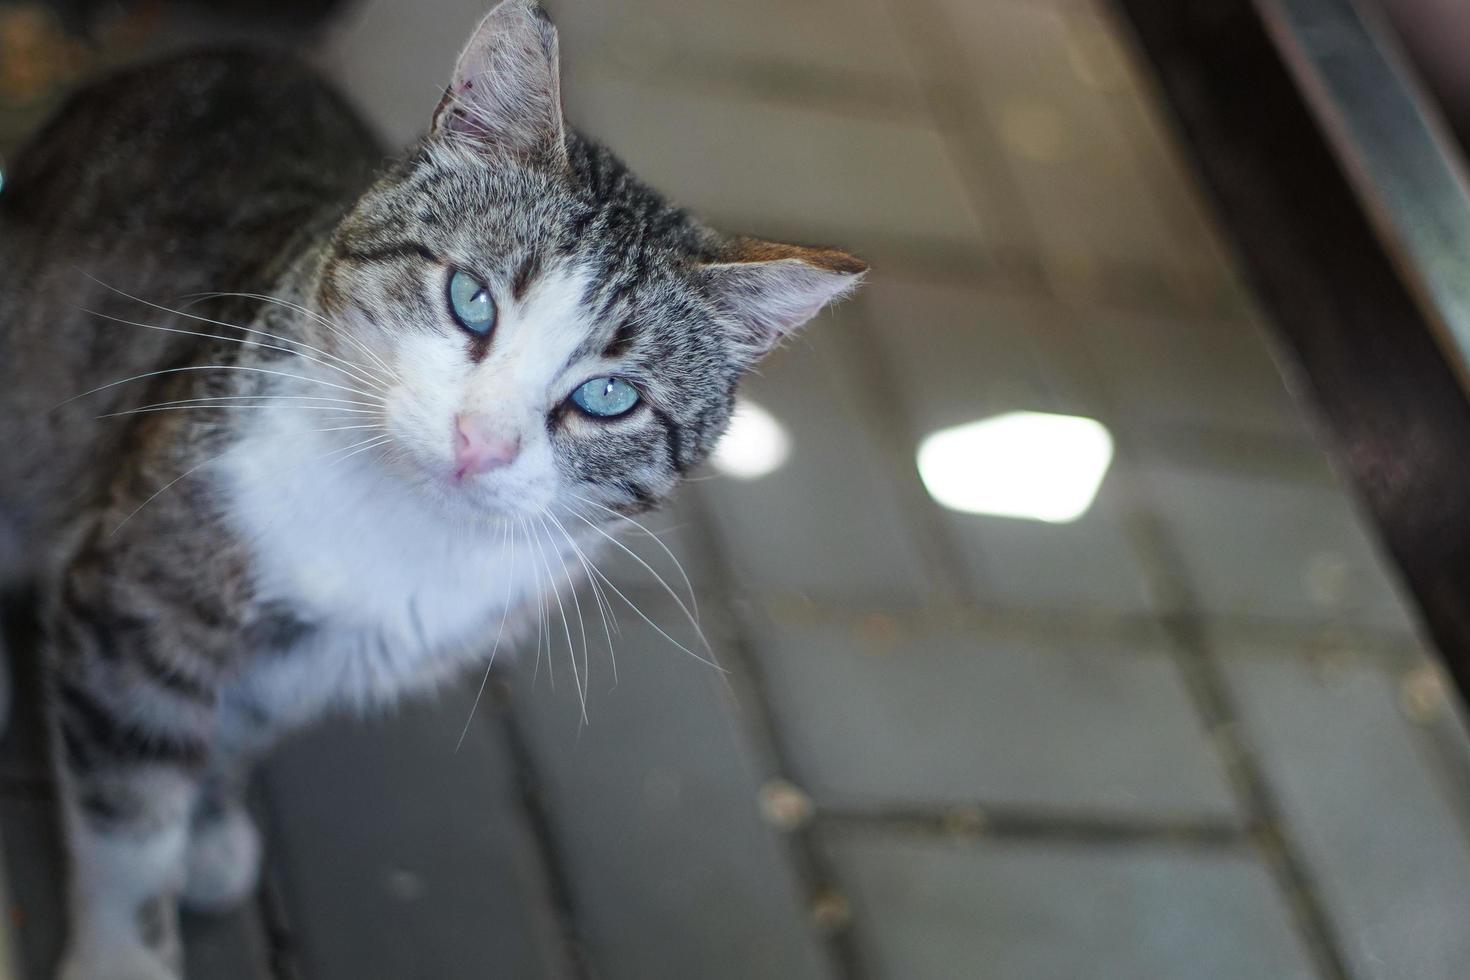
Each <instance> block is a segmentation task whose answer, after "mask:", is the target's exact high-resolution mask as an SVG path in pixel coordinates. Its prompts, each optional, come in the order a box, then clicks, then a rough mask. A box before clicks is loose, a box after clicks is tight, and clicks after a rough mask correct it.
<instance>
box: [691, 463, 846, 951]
mask: <svg viewBox="0 0 1470 980" xmlns="http://www.w3.org/2000/svg"><path fill="white" fill-rule="evenodd" d="M684 502H685V504H686V505H687V506H688V507H689V508H690V511H691V512H692V514H693V517H694V521H693V522H692V524H693V526H692V528H691V531H692V532H693V533H692V534H691V537H694V538H696V539H697V541H698V544H699V546H700V548H701V550H702V551H703V552H704V553H705V555H707V556H708V565H709V568H710V575H711V581H712V588H711V589H710V590H709V591H710V592H711V593H713V594H714V595H715V596H717V597H718V598H717V600H716V601H715V602H713V603H710V605H716V606H718V609H719V612H720V613H721V614H723V615H724V616H726V617H727V618H728V619H729V622H730V625H731V632H732V634H733V637H732V640H731V641H730V643H729V645H728V649H729V652H730V659H731V660H733V661H735V663H734V664H732V665H730V666H731V667H733V670H731V672H730V674H728V675H727V680H728V681H729V682H730V684H731V685H732V686H736V685H738V686H739V687H740V688H742V689H743V690H741V691H738V692H737V697H736V698H735V700H736V702H737V703H738V704H739V706H740V707H741V708H743V709H745V710H743V711H741V712H740V713H738V714H737V716H736V717H735V719H734V720H735V722H736V723H737V724H738V725H739V727H740V729H741V731H743V732H744V734H745V736H746V739H745V741H746V744H747V746H748V747H749V748H750V749H751V750H752V751H753V752H754V753H755V754H756V756H757V759H758V763H759V765H760V767H761V768H762V769H763V770H764V774H763V778H764V779H766V780H769V779H772V778H788V779H792V780H793V781H794V782H795V783H796V784H797V785H798V786H799V785H800V782H801V781H800V779H799V778H798V777H799V774H798V773H797V772H796V771H795V768H794V767H793V765H792V764H791V761H790V760H791V756H790V752H789V750H788V748H787V747H786V743H785V740H784V739H783V738H782V737H781V735H780V733H779V730H778V726H777V723H776V713H775V707H774V705H773V703H772V701H771V697H770V687H769V685H768V683H767V680H766V676H765V671H764V670H763V669H762V665H761V663H760V658H759V655H758V654H757V653H756V652H755V641H754V639H753V637H752V634H753V632H754V630H753V627H752V624H751V622H750V611H751V610H750V609H749V608H748V606H749V604H747V603H742V602H741V601H740V600H739V599H737V598H734V597H737V596H739V595H740V590H739V588H738V586H737V585H736V583H735V582H734V580H733V579H732V577H731V574H730V571H729V569H730V565H729V558H728V552H727V549H726V548H725V545H724V542H723V540H722V539H721V538H720V535H719V531H718V530H717V528H716V526H715V524H714V522H713V519H712V517H711V515H710V513H709V509H708V504H707V502H706V500H705V498H704V497H703V495H701V494H698V493H688V492H687V490H686V495H685V498H684ZM777 832H778V833H779V834H780V835H781V836H782V838H783V839H784V840H785V842H786V857H787V860H788V862H789V865H790V867H791V869H792V871H793V873H794V874H795V876H796V878H797V880H798V882H799V883H800V885H801V887H802V890H803V892H804V895H803V898H804V899H805V900H806V908H807V910H808V912H809V913H810V912H812V911H813V910H815V909H816V908H817V907H818V904H819V903H820V902H822V900H823V899H824V898H826V897H827V896H829V895H830V894H832V893H833V892H834V891H835V892H836V894H838V895H842V896H845V895H846V892H845V891H844V890H843V889H842V888H841V882H840V876H839V875H838V874H837V873H836V870H835V868H834V866H833V864H832V862H831V861H829V860H828V859H827V857H826V855H824V854H823V853H822V851H821V848H820V847H819V845H818V843H817V841H816V826H815V824H814V823H813V822H812V821H807V822H805V823H804V824H802V825H800V826H796V827H793V828H789V829H786V828H777ZM804 929H805V931H806V932H807V933H808V934H815V935H816V936H817V937H818V938H819V940H820V941H821V945H822V948H823V952H824V955H825V958H826V960H827V963H828V966H829V968H830V969H831V971H832V972H833V974H834V975H836V976H838V977H841V978H843V980H866V978H867V977H868V976H869V971H868V970H867V969H866V968H865V966H864V961H863V956H862V952H861V948H860V944H859V942H858V939H857V936H856V932H855V927H854V925H853V922H852V920H851V918H850V917H848V918H846V919H845V921H841V922H837V923H835V924H833V925H831V926H829V927H827V928H825V929H821V930H820V931H818V930H816V929H815V928H814V925H813V923H811V922H808V923H806V924H804Z"/></svg>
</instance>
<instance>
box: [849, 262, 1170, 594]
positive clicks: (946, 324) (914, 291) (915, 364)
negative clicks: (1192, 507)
mask: <svg viewBox="0 0 1470 980" xmlns="http://www.w3.org/2000/svg"><path fill="white" fill-rule="evenodd" d="M862 308H863V312H864V314H865V315H866V317H867V319H868V322H869V324H870V325H871V329H872V332H873V336H874V337H875V338H876V340H877V343H878V348H879V351H878V356H880V357H881V358H882V359H883V360H884V363H885V364H886V367H887V371H888V373H889V375H890V376H891V377H893V379H894V382H895V384H896V385H897V387H898V389H899V390H898V391H897V392H895V393H894V397H895V398H896V400H897V402H898V405H897V410H898V411H899V412H900V413H902V414H903V415H904V416H905V417H906V418H907V419H908V420H909V423H910V428H911V432H910V438H911V439H912V445H913V450H912V451H915V452H916V451H917V449H918V446H919V443H920V441H921V440H922V439H923V438H924V437H925V436H926V435H928V434H930V433H932V432H934V431H936V430H938V429H941V428H945V427H948V426H953V425H959V424H963V423H966V422H973V421H976V420H979V419H984V418H989V417H992V416H995V415H999V414H1002V413H1005V412H1012V411H1018V410H1023V411H1040V412H1053V413H1061V414H1077V413H1083V414H1087V413H1088V410H1089V409H1088V406H1087V403H1086V402H1085V401H1084V400H1083V398H1082V397H1081V395H1080V394H1079V393H1078V392H1077V390H1076V388H1075V386H1074V385H1073V384H1072V383H1071V382H1070V381H1069V379H1068V378H1067V376H1066V375H1065V374H1064V373H1063V372H1062V371H1061V370H1058V367H1057V366H1056V365H1055V364H1054V363H1052V362H1050V361H1049V360H1048V357H1047V353H1048V352H1047V350H1046V348H1045V347H1044V346H1043V345H1042V344H1041V343H1040V342H1039V337H1041V336H1043V335H1045V333H1046V330H1045V328H1044V324H1043V321H1044V319H1045V318H1046V317H1051V316H1059V315H1065V312H1064V311H1063V310H1062V309H1061V308H1060V307H1058V306H1056V305H1054V304H1049V303H1046V302H1043V301H1039V300H1026V299H1022V298H1018V297H1014V296H1005V295H998V294H995V293H992V292H988V291H984V290H979V289H969V288H963V287H958V286H952V287H940V286H933V285H927V284H918V283H912V282H904V281H901V280H897V279H888V280H884V281H875V282H874V283H872V284H871V285H870V287H869V288H868V289H867V291H866V293H865V294H864V296H863V299H862ZM1104 421H1107V420H1104ZM904 462H905V463H906V464H907V465H909V466H912V465H914V463H913V456H910V457H909V458H908V459H906V460H905V461H904ZM906 476H907V477H908V478H909V479H912V478H913V476H912V472H910V473H909V474H906ZM977 478H978V479H986V478H987V475H986V473H985V472H984V471H983V469H981V470H980V472H979V473H978V476H977ZM1117 492H1118V491H1117V489H1116V488H1114V487H1113V486H1111V485H1110V483H1109V482H1108V481H1106V480H1105V482H1104V484H1103V487H1102V488H1101V491H1100V496H1099V498H1098V500H1097V501H1096V502H1095V503H1094V504H1093V506H1092V507H1091V509H1089V510H1088V511H1087V513H1085V514H1084V515H1083V516H1082V517H1081V518H1080V519H1078V520H1077V521H1075V522H1073V523H1069V524H1046V523H1042V522H1039V521H1024V520H1015V519H1012V518H1001V517H989V516H981V515H969V514H958V513H954V512H951V511H945V512H944V513H943V521H944V526H945V527H946V529H947V530H948V532H949V533H950V534H951V535H953V540H954V543H955V545H956V546H957V547H958V548H959V550H960V551H961V553H962V555H963V558H964V560H965V562H966V564H967V567H968V569H969V572H970V576H971V578H972V580H973V584H974V588H975V590H976V597H977V598H979V599H981V600H982V601H986V602H991V603H996V604H1001V605H1019V606H1025V607H1038V608H1059V607H1068V608H1074V609H1084V610H1107V611H1112V612H1146V611H1147V610H1148V609H1149V599H1148V594H1147V590H1146V587H1145V582H1144V575H1143V570H1142V568H1141V567H1140V566H1139V564H1138V561H1137V559H1136V558H1135V557H1134V553H1133V549H1132V547H1131V546H1130V545H1129V542H1128V540H1127V538H1126V536H1125V533H1124V530H1123V527H1122V525H1121V524H1120V522H1119V520H1118V514H1119V505H1120V504H1121V503H1122V501H1120V500H1118V499H1117V498H1116V494H1117ZM935 506H938V505H937V504H936V505H935Z"/></svg>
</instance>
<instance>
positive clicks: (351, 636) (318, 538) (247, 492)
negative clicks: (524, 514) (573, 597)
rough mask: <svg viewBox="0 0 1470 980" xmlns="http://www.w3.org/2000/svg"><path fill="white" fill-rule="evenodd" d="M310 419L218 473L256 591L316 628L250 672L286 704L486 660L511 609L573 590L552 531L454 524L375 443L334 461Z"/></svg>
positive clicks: (236, 454)
mask: <svg viewBox="0 0 1470 980" xmlns="http://www.w3.org/2000/svg"><path fill="white" fill-rule="evenodd" d="M269 414H274V413H269ZM262 421H264V420H262ZM301 426H302V424H301V423H299V422H298V421H297V420H293V419H290V418H283V419H277V420H272V422H271V423H270V424H269V425H262V426H260V427H259V428H257V430H256V431H255V432H254V433H253V434H252V435H250V436H248V437H247V438H246V439H244V440H243V441H242V442H241V443H240V444H239V445H238V446H237V447H236V448H235V449H234V450H233V451H232V452H231V453H230V454H229V455H228V456H226V457H225V459H223V460H222V461H221V467H220V469H221V472H220V475H221V478H222V480H223V483H224V486H225V487H226V490H227V500H228V507H229V513H230V517H231V520H232V522H233V524H234V526H235V529H236V531H237V533H239V534H240V535H241V536H242V537H243V539H244V540H245V541H247V542H248V543H249V546H250V547H251V550H252V552H253V557H254V562H253V565H254V573H255V583H256V588H257V594H258V596H259V598H260V599H261V600H262V601H264V602H279V603H283V604H285V605H286V606H288V607H290V608H292V609H294V610H298V611H299V613H300V615H301V616H302V617H303V618H305V619H307V620H308V621H309V622H311V623H312V624H313V625H315V626H316V627H317V629H316V630H315V631H314V632H313V633H312V634H311V635H310V637H309V638H308V639H307V640H306V642H305V644H304V646H303V647H301V648H300V649H298V650H296V651H294V652H293V653H292V655H291V656H289V657H277V658H270V657H263V658H259V659H258V660H257V662H256V663H255V665H254V666H253V667H252V668H251V671H250V673H249V674H248V675H247V676H246V678H244V679H243V681H244V683H246V684H247V685H248V686H249V687H250V688H252V693H253V694H254V695H255V696H257V697H259V698H261V699H263V700H265V701H267V702H269V703H270V704H271V705H272V707H273V708H274V709H275V710H277V711H284V712H286V713H296V714H309V713H311V712H312V711H314V710H317V709H318V708H319V707H320V706H321V705H323V704H325V703H328V702H335V701H347V702H355V703H359V704H361V703H372V702H384V701H391V700H393V699H395V698H396V697H397V696H398V695H399V694H401V693H402V692H403V691H404V690H405V689H410V688H414V687H419V686H425V685H431V684H433V683H436V682H437V681H439V680H441V679H443V677H444V676H445V675H446V674H448V673H450V672H452V671H454V670H455V668H457V667H459V666H461V665H463V664H464V663H465V662H466V661H467V660H470V659H475V658H478V657H483V656H486V655H487V654H488V653H489V650H490V645H491V643H492V642H493V641H494V639H495V637H496V635H497V633H498V632H499V624H500V623H501V622H502V621H503V620H504V619H505V618H506V616H507V613H508V611H512V612H513V610H514V609H515V608H516V607H518V606H521V605H523V604H524V603H526V602H527V601H528V600H530V599H532V598H534V597H536V596H537V595H538V594H539V592H540V590H541V589H542V588H543V587H545V583H546V582H547V580H548V573H549V571H550V570H552V569H554V570H555V571H556V573H557V574H558V576H559V577H560V582H559V584H560V587H561V589H562V590H563V591H564V590H565V589H566V588H567V579H566V578H565V576H564V573H563V572H562V569H563V568H564V567H565V564H566V563H565V562H564V561H563V559H562V553H561V552H560V551H559V550H556V549H553V547H552V545H551V544H550V543H549V542H548V541H547V540H546V536H545V535H544V534H543V535H541V536H540V537H539V539H536V541H535V543H534V544H533V539H532V538H531V537H529V536H528V534H529V533H530V532H529V531H528V530H527V529H526V527H525V526H523V525H520V524H517V523H515V522H511V523H510V524H508V525H500V524H497V523H494V522H490V521H486V522H484V523H479V524H464V523H459V524H457V523H455V522H453V521H452V520H450V519H449V518H448V517H446V516H445V515H444V514H443V513H442V512H441V511H440V510H439V509H438V508H436V507H435V506H434V505H433V504H432V503H431V502H430V501H427V500H425V499H424V498H423V497H421V496H420V495H419V494H418V493H417V492H415V491H414V490H413V489H412V488H410V487H409V486H407V485H405V484H404V483H403V482H401V481H400V480H398V479H397V478H395V477H393V476H391V475H389V474H387V473H385V472H384V471H383V470H382V469H381V467H380V466H378V465H377V463H376V461H375V460H374V459H373V458H372V456H373V451H371V450H370V451H367V452H364V453H361V454H358V455H357V456H355V457H351V458H346V459H341V460H339V461H337V462H332V461H331V459H332V457H330V456H328V457H327V459H326V460H325V461H324V460H323V458H322V457H323V454H324V453H327V452H328V451H329V450H330V449H331V447H332V444H330V443H327V442H325V441H324V440H323V439H322V438H321V437H320V436H316V437H313V436H312V435H311V433H310V429H309V427H305V428H303V427H301ZM569 550H570V549H569V548H568V551H569ZM543 555H544V559H543ZM570 565H571V566H572V567H577V562H576V560H575V559H574V558H573V559H571V561H570ZM507 639H508V637H507ZM502 645H504V644H502Z"/></svg>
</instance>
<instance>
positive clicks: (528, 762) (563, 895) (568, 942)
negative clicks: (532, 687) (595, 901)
mask: <svg viewBox="0 0 1470 980" xmlns="http://www.w3.org/2000/svg"><path fill="white" fill-rule="evenodd" d="M487 693H488V694H489V695H490V697H491V698H492V699H493V701H494V711H493V712H490V714H494V715H495V716H497V718H498V722H499V724H498V727H499V729H500V731H499V735H500V737H501V738H502V739H503V740H504V742H505V746H506V751H507V753H508V754H509V755H510V758H511V766H512V768H513V770H514V773H513V775H514V779H515V788H516V796H517V800H516V802H517V804H518V806H519V807H520V811H521V815H522V817H523V818H524V819H525V821H526V826H527V829H528V830H529V832H530V836H531V840H532V841H533V843H534V844H535V847H536V852H537V859H538V864H539V865H540V868H541V873H542V877H543V879H544V880H543V884H544V885H545V888H546V895H547V898H548V900H549V904H550V906H551V914H552V916H553V918H554V919H555V922H556V932H557V940H558V945H559V947H560V949H559V953H560V957H559V960H560V962H559V963H558V966H559V967H560V970H559V972H558V974H557V976H559V977H564V978H566V980H591V978H592V977H594V976H596V971H595V970H594V969H593V966H592V961H591V950H590V949H589V948H588V945H587V941H586V932H585V931H584V930H583V928H582V919H581V915H580V913H579V911H578V909H577V903H576V900H575V898H574V895H575V891H574V889H573V887H572V884H571V876H570V875H569V874H568V873H567V862H566V860H565V857H564V855H563V853H562V846H561V841H560V837H559V835H558V833H557V831H556V827H555V825H554V824H553V821H552V816H551V813H550V811H549V808H548V805H547V801H546V794H545V792H544V791H543V790H542V788H541V787H542V779H541V772H540V768H539V767H538V766H537V764H536V760H535V756H534V755H533V753H532V751H531V747H530V743H529V741H528V740H527V738H526V734H525V731H524V729H523V727H522V725H521V721H520V718H519V716H518V715H517V713H516V709H515V706H514V704H512V703H511V699H510V698H509V697H508V696H507V693H506V691H505V690H504V689H503V688H502V686H501V685H500V683H499V681H498V679H497V678H492V687H491V689H490V690H489V691H488V692H487ZM479 723H480V724H486V723H487V722H485V721H481V722H479Z"/></svg>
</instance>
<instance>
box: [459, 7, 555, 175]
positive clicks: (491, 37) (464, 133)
mask: <svg viewBox="0 0 1470 980" xmlns="http://www.w3.org/2000/svg"><path fill="white" fill-rule="evenodd" d="M432 132H433V134H434V135H435V136H444V137H447V138H450V139H458V140H461V141H468V142H470V143H472V144H474V145H476V146H478V147H480V148H483V149H484V151H485V152H486V153H487V154H489V155H493V156H511V157H516V158H520V159H532V160H543V161H549V162H551V163H555V164H565V162H566V129H565V123H564V122H563V120H562V110H561V77H560V67H559V62H558V56H557V40H556V28H555V27H553V26H552V24H551V21H550V20H549V19H548V18H547V16H546V13H545V11H543V10H542V9H541V5H540V4H539V3H534V2H532V0H503V2H501V3H500V4H499V5H497V6H496V7H495V9H494V10H492V11H490V13H488V14H486V15H485V19H484V20H482V21H480V26H479V27H477V28H475V34H474V36H473V37H472V38H470V43H469V44H467V45H465V49H464V51H462V52H460V56H459V61H458V62H456V64H455V66H454V77H453V78H452V79H451V80H450V82H449V88H447V89H446V90H445V92H444V98H443V99H441V100H440V102H439V107H438V108H437V109H435V110H434V124H433V130H432Z"/></svg>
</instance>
